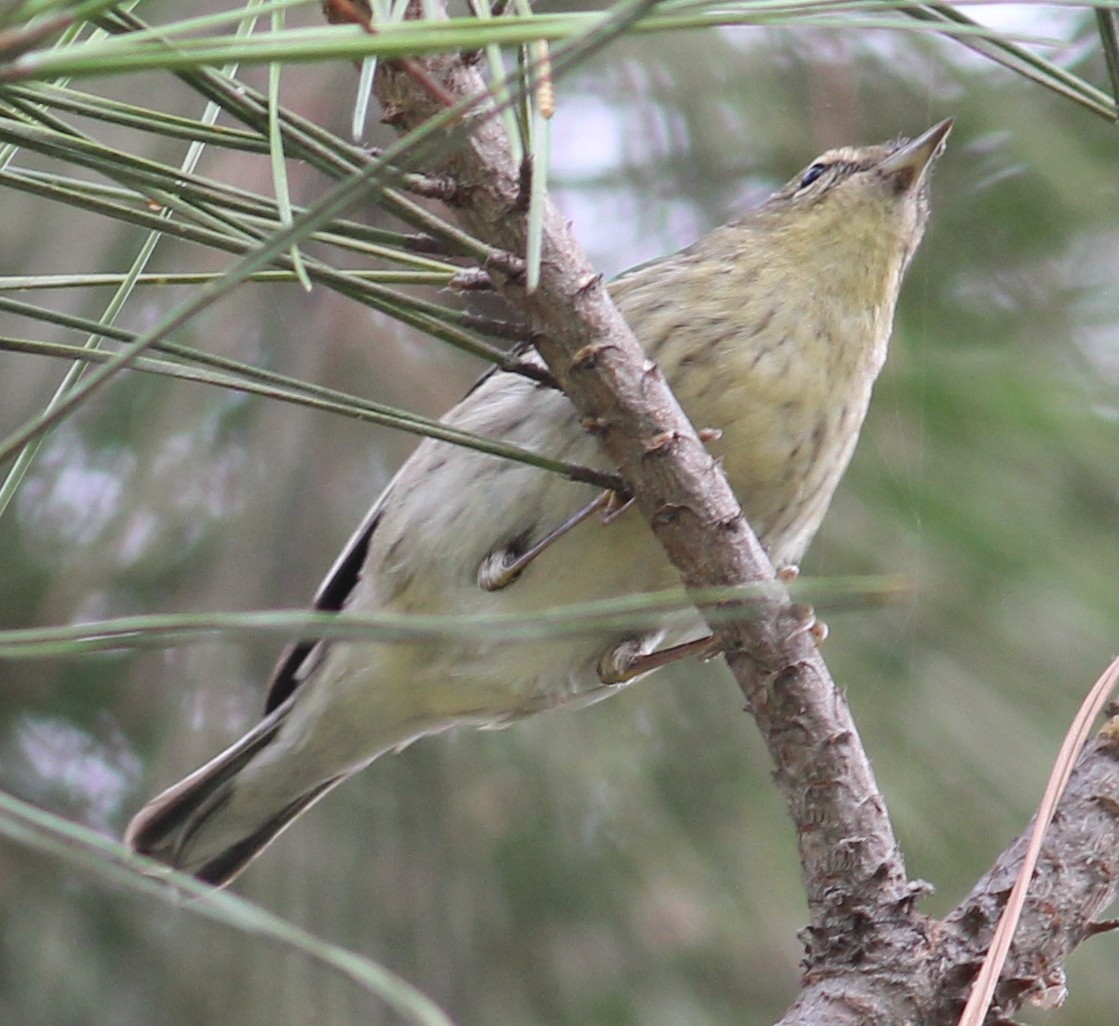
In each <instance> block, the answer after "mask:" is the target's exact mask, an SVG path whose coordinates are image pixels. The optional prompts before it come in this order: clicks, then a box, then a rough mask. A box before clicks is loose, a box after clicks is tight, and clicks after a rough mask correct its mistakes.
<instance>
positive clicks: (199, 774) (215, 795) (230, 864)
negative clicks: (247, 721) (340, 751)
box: [124, 702, 349, 887]
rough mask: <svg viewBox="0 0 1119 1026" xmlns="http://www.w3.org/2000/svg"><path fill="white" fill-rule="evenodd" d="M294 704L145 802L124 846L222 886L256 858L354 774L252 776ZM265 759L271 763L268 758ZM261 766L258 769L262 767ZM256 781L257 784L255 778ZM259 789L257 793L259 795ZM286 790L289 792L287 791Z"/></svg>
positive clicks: (259, 774) (286, 704) (129, 826)
mask: <svg viewBox="0 0 1119 1026" xmlns="http://www.w3.org/2000/svg"><path fill="white" fill-rule="evenodd" d="M290 704H291V703H290V702H287V703H285V704H284V705H282V706H280V707H279V708H278V709H276V710H275V711H274V712H273V713H272V714H271V715H269V716H267V717H266V718H265V719H264V720H262V721H261V722H260V724H259V725H258V726H257V727H255V728H254V729H253V730H252V731H250V732H249V733H248V734H246V735H245V736H244V737H243V738H241V740H240V741H238V742H237V743H236V744H234V745H232V746H231V747H229V748H227V749H226V750H225V751H224V752H222V753H221V755H219V756H217V757H216V758H214V759H212V760H210V762H208V763H206V765H205V766H203V767H201V768H200V769H197V770H195V771H194V772H193V773H192V774H191V775H190V776H189V777H186V778H185V779H184V780H181V781H179V783H177V784H175V785H174V786H173V787H170V788H168V789H167V790H166V791H164V792H163V793H162V794H160V795H158V796H157V797H155V798H153V799H152V800H151V801H150V802H148V804H147V805H145V806H144V807H143V808H142V809H141V810H140V811H139V813H137V815H136V817H135V818H134V819H133V820H132V822H131V823H129V825H128V829H127V830H126V831H125V835H124V841H125V844H127V845H129V846H130V847H131V848H132V849H133V850H134V851H136V852H139V853H140V854H141V855H148V856H150V857H151V858H154V859H158V860H159V861H160V862H163V863H165V864H166V865H168V866H171V867H173V868H175V869H181V870H184V871H185V872H188V873H191V874H193V875H194V876H196V877H197V878H198V879H199V880H202V881H204V882H206V883H210V884H213V885H214V886H217V887H223V886H225V884H227V883H229V882H230V881H231V880H232V879H233V878H234V877H235V876H237V874H238V873H240V872H241V871H242V870H243V869H244V868H245V867H246V866H247V865H248V864H249V863H250V862H252V861H253V859H255V858H256V857H257V856H258V855H259V854H260V853H261V852H262V851H263V850H264V849H265V848H266V847H267V846H268V845H269V844H271V843H272V841H273V840H275V839H276V837H277V836H278V835H279V834H280V832H281V831H282V830H283V829H284V828H285V827H286V826H287V825H288V824H289V823H291V821H292V820H293V819H295V817H296V816H298V815H299V814H300V813H301V812H303V811H304V810H305V809H307V808H308V807H309V806H311V805H312V804H314V803H315V802H316V801H318V799H319V798H321V797H322V796H323V795H324V794H326V792H327V791H329V790H330V789H331V788H332V787H334V786H335V785H336V784H339V783H341V781H342V780H344V779H345V778H346V777H347V776H349V773H348V772H346V773H341V774H338V775H337V776H334V777H331V778H329V779H327V780H323V781H319V782H316V783H313V784H311V785H308V786H304V787H300V786H298V785H297V786H294V787H289V788H286V789H280V788H281V787H282V780H277V779H276V778H277V777H280V776H281V775H280V774H275V773H274V774H272V781H273V785H279V787H277V786H269V787H268V788H267V790H268V791H269V792H270V793H267V794H265V795H263V796H262V795H261V794H260V793H259V792H260V791H261V787H260V781H261V780H267V778H268V774H265V773H255V774H254V773H251V772H250V773H246V770H247V768H248V767H249V765H250V763H252V762H253V761H254V760H255V759H257V758H258V757H259V756H260V755H261V753H262V752H264V751H265V750H266V749H267V748H268V746H269V745H270V744H271V743H272V742H273V741H274V740H275V739H276V736H277V734H278V733H279V730H280V727H281V725H282V724H283V720H284V717H285V716H286V714H287V712H288V710H289V708H290ZM265 761H267V760H265ZM256 768H258V767H254V769H256ZM253 778H255V782H254V779H253ZM253 792H256V793H253ZM285 792H286V793H285Z"/></svg>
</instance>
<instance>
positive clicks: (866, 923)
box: [377, 8, 1119, 1026]
mask: <svg viewBox="0 0 1119 1026" xmlns="http://www.w3.org/2000/svg"><path fill="white" fill-rule="evenodd" d="M429 9H430V8H429ZM418 63H419V64H420V65H421V66H422V68H423V69H424V71H425V72H426V76H427V77H428V78H430V79H431V80H433V81H434V82H436V83H438V84H439V87H440V89H441V90H442V91H444V94H445V95H444V99H443V100H441V99H440V90H433V89H431V88H430V87H427V88H425V87H424V84H423V82H422V78H421V77H418V76H417V75H416V74H415V73H414V66H412V67H410V68H402V67H401V66H400V65H392V64H388V65H384V66H383V67H382V69H381V71H380V73H379V75H378V82H377V92H378V95H379V98H380V100H381V103H382V105H383V107H384V110H385V113H386V119H387V120H388V121H390V122H391V123H392V124H393V125H395V126H396V127H397V128H398V129H400V130H401V131H406V130H408V129H409V128H412V127H415V126H416V125H418V124H420V123H422V122H423V121H425V120H426V119H427V118H429V117H431V116H432V115H433V114H435V113H438V112H439V111H440V110H442V109H443V104H444V103H445V97H447V96H449V97H454V98H461V97H465V96H473V95H476V94H478V93H479V92H480V91H482V90H483V88H484V87H483V83H482V81H481V79H480V77H479V76H478V74H477V72H476V71H475V70H474V68H473V67H472V66H471V65H470V64H469V63H468V62H464V61H463V60H461V59H460V58H459V57H457V56H439V57H429V58H425V59H423V60H422V61H419V62H418ZM472 127H473V131H472V132H471V134H470V136H469V138H468V140H467V141H466V142H465V143H464V144H463V145H460V146H456V147H455V148H454V149H452V150H450V151H448V152H447V153H445V154H444V155H443V156H442V157H441V158H440V161H439V162H438V165H437V166H433V167H429V168H424V169H422V170H424V171H426V172H428V173H431V174H434V175H439V176H451V177H453V178H454V180H455V181H456V182H457V183H458V189H457V190H456V194H455V195H456V213H457V214H458V216H459V218H460V220H461V221H462V223H463V224H464V225H465V227H466V228H467V229H468V230H469V231H470V232H472V233H474V234H475V235H477V236H478V237H479V238H481V239H483V240H484V241H486V242H487V243H489V244H491V245H493V246H495V247H499V248H500V249H503V250H506V251H508V252H509V253H511V254H521V253H523V252H524V241H525V204H524V202H523V198H522V189H521V186H522V180H523V177H524V176H523V174H522V170H523V169H521V168H519V167H517V166H515V165H514V164H513V162H512V160H511V158H510V155H509V150H508V147H507V145H506V140H505V136H504V133H503V130H502V128H501V125H500V123H499V121H498V119H496V118H494V117H492V116H490V114H489V113H488V112H487V109H486V108H484V107H483V108H480V112H479V113H476V114H475V115H473V126H472ZM489 270H490V272H491V276H492V277H493V279H494V281H495V283H496V286H497V287H498V289H499V290H500V291H501V292H502V294H504V295H505V296H506V298H508V299H509V300H510V301H511V302H513V303H514V304H516V306H517V307H518V308H519V309H520V310H522V311H523V312H524V314H525V315H526V317H527V318H528V319H529V321H530V323H531V325H532V328H533V331H534V333H535V343H536V345H537V348H538V349H539V352H540V353H541V355H542V356H543V357H544V359H545V361H546V362H547V364H548V366H549V368H550V370H551V373H552V374H553V376H554V377H555V379H556V381H557V382H559V383H560V385H561V386H562V387H563V389H564V390H565V392H566V393H567V394H568V395H569V396H570V398H571V401H572V402H573V403H574V405H575V406H576V408H577V409H578V411H579V413H580V414H581V416H582V418H583V422H584V425H585V426H586V427H587V429H588V430H590V431H593V432H594V433H595V434H596V435H597V436H598V437H599V438H600V439H601V442H602V444H603V446H604V447H605V448H606V450H607V451H608V453H609V454H610V456H611V458H612V459H613V461H614V462H615V463H616V465H617V467H618V469H619V472H620V473H621V475H622V477H623V478H624V479H625V480H626V482H627V483H628V484H629V486H630V488H631V490H632V493H633V495H634V496H635V499H636V501H637V504H638V505H639V507H640V509H641V510H642V512H643V513H644V515H645V516H646V517H647V518H648V520H649V523H650V524H651V525H652V528H653V531H654V532H655V534H656V536H657V538H658V539H659V540H660V541H661V543H662V544H663V545H664V548H665V551H666V552H667V553H668V556H669V558H670V559H671V560H672V562H673V564H674V565H675V566H676V567H677V568H678V569H679V571H680V574H681V577H682V579H683V581H684V582H685V584H686V585H687V586H688V587H689V588H693V589H699V588H708V587H719V586H728V585H731V586H733V585H744V584H749V583H754V582H759V581H765V582H770V583H771V584H772V586H773V587H774V589H775V592H774V593H775V594H776V595H777V596H778V597H779V599H781V598H783V599H784V600H783V601H781V600H779V601H776V602H775V603H774V604H773V606H772V608H771V609H770V611H769V612H768V614H767V615H764V616H762V617H760V618H757V619H751V620H749V621H746V622H743V623H741V624H738V625H734V626H726V625H725V624H716V625H714V627H713V629H714V631H715V633H716V634H717V635H718V636H719V637H720V638H721V640H722V642H723V644H724V646H725V652H726V660H727V664H728V666H729V667H730V669H731V671H732V672H733V674H734V676H735V679H736V680H737V681H738V684H739V686H740V687H741V689H742V692H743V694H744V695H745V697H746V708H747V710H748V711H749V712H750V713H752V714H753V716H754V718H755V720H756V721H757V724H758V727H759V729H760V730H761V733H762V735H763V737H764V739H765V743H766V745H767V746H768V748H769V751H770V753H771V755H772V757H773V761H774V764H775V766H776V773H775V779H776V782H777V784H778V786H779V787H780V788H781V790H782V792H783V793H784V795H785V798H786V801H787V803H788V808H789V813H790V815H791V817H792V820H793V823H794V826H795V828H796V832H797V838H798V845H799V853H800V859H801V866H802V875H803V880H804V885H805V889H806V893H807V897H808V905H809V918H810V921H809V925H808V927H807V928H806V929H805V931H804V933H803V938H804V940H805V947H806V955H805V962H804V978H803V990H802V992H801V993H800V995H799V996H798V997H797V999H796V1001H795V1002H794V1004H793V1005H792V1007H791V1008H790V1010H789V1012H788V1013H787V1014H786V1016H785V1017H784V1018H783V1020H782V1022H783V1023H787V1024H790V1026H792V1024H809V1023H811V1024H814V1026H821V1024H849V1023H860V1024H863V1026H867V1024H877V1023H883V1024H884V1023H901V1022H905V1023H928V1024H948V1023H951V1022H954V1021H955V1017H956V1016H957V1015H958V1012H959V1010H960V1008H961V1007H962V1004H963V1001H964V999H965V998H966V994H967V990H968V988H969V986H970V982H971V980H972V978H973V976H974V974H975V971H976V970H977V968H978V965H979V962H980V960H981V958H982V954H983V950H984V946H985V943H986V940H987V939H988V938H989V936H990V930H991V928H992V927H993V924H994V921H995V919H996V918H997V916H998V913H999V911H1000V910H1001V907H1002V904H1003V902H1004V901H1005V897H1006V894H1007V893H1008V892H1009V889H1010V885H1011V883H1012V882H1013V877H1012V875H1011V874H1012V873H1013V870H1014V867H1015V865H1016V862H1017V860H1018V859H1020V852H1021V846H1022V843H1023V842H1022V841H1019V842H1016V843H1015V845H1012V846H1011V847H1010V848H1009V849H1007V852H1006V853H1004V855H1003V856H1002V857H1001V858H1000V860H999V862H998V864H997V865H996V866H995V868H994V869H992V871H991V872H990V873H989V874H988V875H987V876H986V877H984V879H983V880H982V881H980V883H979V884H978V885H977V887H976V890H975V891H974V892H973V893H972V895H970V896H969V898H968V899H967V900H966V901H965V902H964V903H962V904H961V906H960V907H959V908H958V909H957V910H956V911H955V912H954V913H953V914H952V915H951V916H949V917H948V918H947V919H946V920H944V921H935V920H932V919H930V918H928V917H926V916H924V915H922V914H920V913H919V912H917V911H916V910H915V908H914V902H915V899H916V897H917V896H918V895H919V894H920V893H921V892H922V891H923V890H924V885H922V884H919V883H911V882H910V881H909V880H908V878H907V876H906V873H905V867H904V863H903V860H902V856H901V852H900V850H899V848H898V846H897V843H896V841H895V839H894V835H893V830H892V827H891V824H890V820H889V817H888V815H887V812H886V808H885V803H884V801H883V798H882V795H881V793H880V792H879V790H878V787H877V784H876V782H875V780H874V776H873V773H872V771H871V768H870V763H869V760H868V758H867V756H866V753H865V751H864V749H863V747H862V744H861V742H860V740H859V736H858V733H857V730H856V728H855V724H854V721H853V719H852V717H851V714H850V710H849V708H848V706H847V703H846V701H845V699H844V697H843V695H842V693H841V692H840V691H839V689H838V688H837V687H836V685H835V683H834V681H833V680H832V678H831V676H830V675H829V673H828V670H827V667H826V666H825V664H824V661H823V659H822V658H821V655H820V653H819V651H818V650H817V648H816V645H815V643H814V642H813V640H812V639H811V637H810V636H809V635H808V634H807V633H806V632H805V631H803V630H798V629H797V628H798V627H801V626H802V622H801V620H800V616H799V614H798V612H797V610H795V609H794V608H792V607H790V606H789V605H788V602H787V595H786V594H785V592H784V589H783V587H782V586H781V585H780V583H779V582H778V581H776V580H775V575H774V569H773V567H772V565H771V564H770V562H769V560H768V558H767V556H766V554H765V552H764V551H763V549H762V548H761V546H760V545H759V543H758V541H757V538H756V537H755V536H754V534H753V532H752V531H751V530H750V527H749V525H748V524H747V523H746V522H745V520H744V518H743V516H742V512H741V509H740V508H739V506H738V503H737V501H736V499H735V497H734V495H733V493H732V492H731V491H730V488H729V486H728V485H727V483H726V480H725V478H724V477H723V475H722V473H721V471H720V469H719V467H718V465H717V464H716V463H715V461H714V460H713V459H712V458H711V456H710V455H709V454H708V452H707V451H706V449H705V447H704V445H703V443H702V442H701V441H700V439H699V437H698V436H697V433H696V431H695V429H694V428H693V426H692V425H691V424H690V423H689V422H688V420H687V418H686V417H685V416H684V414H683V412H682V410H681V409H680V407H679V405H678V404H677V403H676V401H675V399H674V397H673V396H672V395H671V393H670V392H669V390H668V388H667V386H666V385H665V382H664V380H663V378H662V376H661V374H660V372H659V370H658V369H657V367H656V366H655V365H653V364H652V363H651V362H650V361H649V360H648V359H646V357H645V356H644V354H643V352H642V351H641V349H640V347H639V346H638V344H637V342H636V341H635V339H634V338H633V335H632V333H631V332H630V331H629V329H628V327H627V326H626V324H625V322H624V321H623V320H622V319H621V317H620V316H619V314H618V313H617V311H616V310H615V309H614V306H613V304H612V302H611V300H610V297H609V295H608V293H607V290H606V288H605V287H604V284H603V281H602V279H601V277H600V275H598V274H597V273H596V272H595V270H594V268H593V267H591V266H590V264H589V263H588V261H587V259H586V257H585V255H584V254H583V251H582V249H581V248H580V247H579V244H578V243H577V241H576V240H575V238H574V237H573V235H572V234H571V232H570V230H569V226H568V225H567V223H566V221H565V220H564V219H563V217H562V216H561V215H560V214H559V212H558V211H557V210H556V209H555V208H554V207H552V206H551V205H550V204H547V205H546V208H545V211H544V257H543V266H542V271H541V281H540V285H539V288H538V289H537V290H536V291H535V292H534V293H532V294H527V293H526V292H525V290H524V289H523V287H522V286H521V284H520V282H519V281H518V280H517V278H516V277H515V276H510V275H509V274H506V273H504V272H503V270H502V268H501V267H499V266H494V267H491V268H489ZM701 426H702V425H701ZM1117 789H1119V757H1117V750H1116V746H1115V745H1114V744H1112V743H1111V742H1110V741H1109V740H1105V741H1101V742H1100V743H1098V744H1097V745H1096V746H1095V747H1094V748H1093V749H1092V750H1091V751H1090V752H1089V753H1088V754H1086V755H1085V756H1084V758H1083V759H1082V762H1081V767H1080V769H1079V770H1078V773H1077V776H1076V778H1075V780H1074V785H1073V792H1072V793H1070V795H1069V797H1068V798H1067V799H1066V801H1065V803H1064V804H1063V806H1062V810H1063V811H1062V815H1061V817H1060V818H1059V821H1058V823H1057V824H1055V827H1054V830H1053V833H1052V835H1051V839H1050V847H1049V851H1048V853H1047V857H1046V859H1045V861H1044V863H1043V866H1042V868H1041V869H1040V870H1039V873H1038V891H1037V895H1038V896H1036V897H1035V898H1034V899H1033V901H1032V903H1031V905H1030V907H1029V910H1028V912H1027V922H1025V923H1024V924H1023V927H1022V930H1021V933H1020V938H1021V939H1020V941H1019V943H1018V946H1017V948H1016V949H1015V952H1014V954H1013V956H1012V966H1011V968H1010V970H1009V978H1008V980H1007V981H1006V982H1005V983H1004V985H1003V987H1002V989H1001V990H1000V992H999V997H1000V1002H1001V1009H1000V1011H1001V1012H1003V1013H1005V1014H1009V1013H1010V1012H1012V1011H1013V1010H1014V1009H1015V1008H1016V1007H1018V1006H1020V1005H1021V1004H1022V1003H1023V1001H1025V1000H1026V999H1027V998H1029V997H1031V996H1036V995H1038V994H1040V993H1042V992H1043V991H1046V989H1047V988H1050V987H1051V986H1052V984H1053V981H1054V980H1055V979H1056V978H1057V975H1058V973H1059V966H1060V962H1061V960H1062V959H1063V958H1064V957H1065V956H1066V955H1067V954H1068V952H1069V951H1070V950H1071V949H1072V948H1073V947H1074V946H1075V945H1076V944H1077V943H1079V942H1080V941H1081V940H1082V939H1083V938H1084V937H1085V936H1086V935H1087V932H1088V927H1087V924H1088V923H1089V922H1090V920H1091V918H1092V916H1094V915H1095V914H1096V913H1097V912H1098V910H1099V908H1101V907H1102V906H1103V905H1105V904H1106V903H1108V902H1109V901H1110V900H1111V899H1112V897H1113V894H1114V891H1115V884H1114V881H1115V880H1116V879H1117V876H1116V873H1115V862H1116V859H1117V858H1119V841H1117V831H1116V829H1115V827H1116V819H1117V816H1119V811H1117V810H1119V791H1117ZM1049 993H1051V991H1049Z"/></svg>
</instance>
